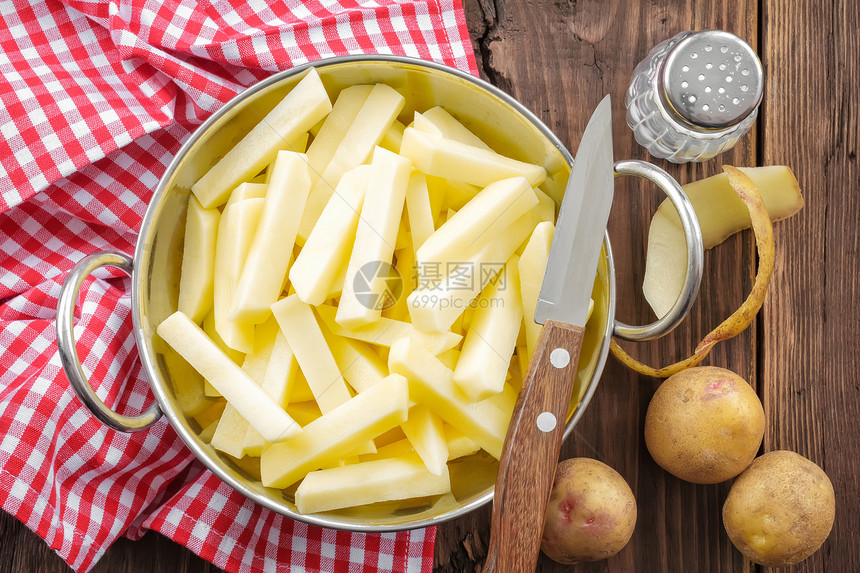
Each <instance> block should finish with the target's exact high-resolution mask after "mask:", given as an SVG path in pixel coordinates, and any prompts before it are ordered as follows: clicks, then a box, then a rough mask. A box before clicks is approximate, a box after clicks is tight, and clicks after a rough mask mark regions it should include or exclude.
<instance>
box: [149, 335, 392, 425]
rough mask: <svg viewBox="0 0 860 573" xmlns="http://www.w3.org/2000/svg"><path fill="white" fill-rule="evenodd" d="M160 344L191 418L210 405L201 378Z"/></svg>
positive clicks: (182, 405)
mask: <svg viewBox="0 0 860 573" xmlns="http://www.w3.org/2000/svg"><path fill="white" fill-rule="evenodd" d="M156 341H158V343H156ZM161 342H162V341H160V340H159V339H157V338H156V339H154V340H153V347H155V348H154V349H155V351H156V352H157V353H158V354H156V357H157V358H158V359H160V360H161V361H162V364H163V368H164V369H165V370H166V371H167V378H168V379H169V380H170V386H171V387H172V388H173V396H174V398H176V403H177V405H178V406H179V409H180V411H181V412H182V414H183V415H185V416H187V417H189V418H193V417H194V416H197V415H198V414H201V413H202V412H203V411H204V410H206V409H207V408H208V407H209V406H210V405H211V404H212V401H211V400H209V399H208V398H207V397H206V394H205V392H204V390H203V376H201V375H200V373H199V372H197V371H196V370H195V369H194V367H193V366H191V365H190V364H188V362H187V361H186V360H185V359H184V358H182V357H181V356H179V355H178V354H176V353H175V352H172V351H169V350H167V348H166V347H161ZM386 369H387V367H386Z"/></svg>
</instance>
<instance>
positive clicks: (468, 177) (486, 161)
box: [400, 127, 546, 187]
mask: <svg viewBox="0 0 860 573" xmlns="http://www.w3.org/2000/svg"><path fill="white" fill-rule="evenodd" d="M400 154H401V155H403V156H404V157H407V158H409V159H410V160H412V163H413V164H414V165H415V167H416V169H418V170H419V171H421V172H423V173H425V174H427V175H433V176H435V177H444V178H445V179H455V180H457V181H465V182H466V183H470V184H472V185H478V186H479V187H486V186H487V185H489V184H490V183H493V182H495V181H499V180H500V179H507V178H508V177H517V176H522V177H525V178H526V179H528V181H529V183H530V184H531V185H532V187H537V186H538V185H540V184H541V183H543V181H544V180H545V179H546V169H544V168H543V167H541V166H540V165H533V164H531V163H524V162H522V161H517V160H516V159H511V158H510V157H505V156H503V155H499V154H498V153H496V152H495V151H490V150H487V149H482V148H480V147H474V146H472V145H467V144H465V143H461V142H459V141H454V140H453V139H448V138H446V137H442V136H439V135H436V134H433V133H426V132H423V131H418V130H417V129H415V128H414V127H407V128H406V130H405V131H404V132H403V141H402V143H401V144H400Z"/></svg>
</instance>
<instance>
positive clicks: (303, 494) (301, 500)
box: [296, 454, 451, 514]
mask: <svg viewBox="0 0 860 573" xmlns="http://www.w3.org/2000/svg"><path fill="white" fill-rule="evenodd" d="M450 491H451V479H450V477H449V475H448V468H447V466H446V467H444V468H443V472H442V473H441V474H440V475H434V474H432V473H431V472H429V471H427V468H426V467H424V464H423V463H422V461H421V459H420V458H419V457H418V456H416V455H414V454H413V455H411V456H408V457H407V456H404V457H398V458H390V459H382V460H376V461H370V462H362V463H359V464H352V465H348V466H344V467H340V468H332V469H327V470H320V471H315V472H311V473H309V474H308V475H307V477H306V478H305V479H304V481H303V482H302V483H301V485H299V487H298V489H297V490H296V509H298V511H299V513H302V514H307V513H317V512H320V511H331V510H333V509H341V508H344V507H352V506H356V505H365V504H368V503H377V502H380V501H391V500H399V499H409V498H412V497H426V496H431V495H441V494H445V493H448V492H450Z"/></svg>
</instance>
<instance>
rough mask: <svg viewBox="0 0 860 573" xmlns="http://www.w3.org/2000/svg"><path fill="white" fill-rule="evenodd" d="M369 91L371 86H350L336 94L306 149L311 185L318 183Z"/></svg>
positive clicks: (371, 88)
mask: <svg viewBox="0 0 860 573" xmlns="http://www.w3.org/2000/svg"><path fill="white" fill-rule="evenodd" d="M371 90H373V86H372V85H359V86H350V87H348V88H344V89H343V90H341V92H340V93H339V94H338V96H337V99H336V100H335V102H334V105H333V106H332V108H331V112H330V113H329V114H328V115H327V116H326V118H325V120H324V121H323V123H322V126H321V127H320V130H319V132H317V133H316V134H314V140H313V142H312V143H311V146H310V147H309V148H308V153H307V155H308V165H309V167H310V170H311V184H313V185H315V184H316V183H317V181H319V178H320V176H321V175H322V174H323V171H325V168H326V166H327V165H328V164H329V162H330V161H331V158H332V157H333V156H334V154H335V152H336V151H337V148H338V146H339V145H340V143H341V142H342V141H343V138H344V136H345V135H346V133H347V131H349V128H350V126H351V125H352V123H353V122H354V121H355V117H356V116H357V115H358V112H359V111H361V107H362V106H363V105H364V102H366V101H367V96H369V95H370V92H371Z"/></svg>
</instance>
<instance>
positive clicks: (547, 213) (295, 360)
mask: <svg viewBox="0 0 860 573" xmlns="http://www.w3.org/2000/svg"><path fill="white" fill-rule="evenodd" d="M571 163H572V158H571V155H570V153H569V152H568V151H567V150H566V148H565V147H564V145H563V144H562V143H561V142H560V141H559V140H558V138H557V137H555V136H554V135H553V134H552V133H551V132H550V131H549V129H548V128H547V127H546V126H545V125H544V124H543V123H541V122H540V120H538V119H537V118H536V117H535V116H534V115H533V114H531V113H530V112H529V111H528V110H527V109H525V108H524V107H523V106H522V105H521V104H519V103H517V102H516V101H515V100H514V99H512V98H511V97H510V96H508V95H506V94H504V93H503V92H501V91H499V90H498V89H496V88H494V87H493V86H491V85H489V84H487V83H485V82H483V81H481V80H479V79H476V78H474V77H472V76H470V75H468V74H465V73H463V72H459V71H457V70H453V69H450V68H447V67H444V66H440V65H437V64H433V63H429V62H425V61H420V60H415V59H411V58H405V57H397V56H354V57H352V56H350V57H341V58H333V59H328V60H322V61H319V62H315V63H313V64H309V65H305V66H299V67H296V68H294V69H291V70H289V71H287V72H284V73H280V74H277V75H275V76H272V77H271V78H269V79H267V80H264V81H262V82H260V83H258V84H257V85H255V86H253V87H252V88H250V89H248V90H247V91H246V92H244V93H242V94H241V95H239V96H237V97H236V98H235V99H234V100H232V101H231V102H230V103H228V104H227V105H226V106H225V107H224V108H222V109H221V110H220V111H219V112H218V113H216V114H214V115H213V116H212V117H211V118H210V119H209V120H208V121H206V122H205V123H204V124H203V125H202V126H201V127H200V128H199V129H198V130H197V132H196V133H195V134H194V135H193V136H192V137H191V138H190V139H189V140H188V141H187V142H186V143H185V145H184V146H183V147H182V149H181V150H180V151H179V153H178V154H177V156H176V157H175V159H174V160H173V162H172V163H171V165H170V166H169V167H168V169H167V172H166V173H165V174H164V176H163V178H162V180H161V182H160V184H159V186H158V189H157V190H156V192H155V194H154V195H153V198H152V201H151V203H150V205H149V208H148V211H147V213H146V216H145V218H144V221H143V225H142V228H141V232H140V236H139V239H138V242H137V247H136V253H135V256H134V258H133V259H132V258H131V257H128V256H127V255H124V254H120V253H106V252H102V253H96V254H94V255H91V256H89V257H86V258H85V259H83V260H82V261H81V262H80V263H79V264H78V265H77V266H76V267H75V269H74V270H73V272H72V273H71V274H70V275H69V277H68V278H67V280H66V282H65V284H64V291H63V293H62V296H61V297H60V302H59V308H58V319H57V332H58V342H59V346H60V351H61V356H62V358H63V365H64V368H65V370H66V373H67V376H68V378H69V380H70V382H71V383H72V385H73V387H74V388H75V390H76V392H77V393H78V395H79V397H80V398H81V400H82V402H83V403H84V404H86V405H87V406H88V407H89V408H90V409H91V410H92V412H93V414H94V415H96V416H97V417H98V418H99V419H100V420H102V421H103V422H104V423H106V424H108V425H110V426H111V427H112V428H115V429H117V430H121V431H137V430H145V429H146V428H147V427H148V426H149V425H151V424H152V423H154V422H155V421H156V420H157V419H158V418H159V417H160V416H161V415H165V416H166V417H167V419H168V421H169V422H170V424H171V425H172V426H173V427H174V428H175V430H176V431H177V432H178V434H179V435H180V437H181V438H182V439H183V441H184V442H185V443H186V444H187V446H188V447H189V448H190V449H191V450H192V452H193V453H194V454H195V455H196V456H197V457H198V458H199V459H200V460H201V461H202V462H203V463H204V464H205V465H206V466H207V467H208V468H209V469H211V470H212V471H213V472H214V473H215V474H216V475H218V476H219V477H220V478H221V479H222V480H224V481H225V482H227V483H228V484H229V485H230V486H232V487H233V488H235V489H236V490H238V491H239V492H241V493H242V494H244V495H245V496H247V497H248V498H250V499H252V500H254V501H255V502H257V503H259V504H261V505H263V506H265V507H267V508H269V509H272V510H274V511H277V512H279V513H281V514H284V515H287V516H289V517H292V518H295V519H299V520H302V521H305V522H308V523H313V524H317V525H321V526H325V527H331V528H339V529H349V530H356V531H389V530H400V529H407V528H414V527H423V526H427V525H432V524H435V523H439V522H441V521H444V520H447V519H451V518H454V517H457V516H460V515H462V514H464V513H466V512H468V511H470V510H472V509H474V508H476V507H479V506H481V505H483V504H485V503H486V502H488V501H489V500H490V499H491V498H492V495H493V486H494V482H495V478H496V473H497V470H498V458H499V456H500V454H501V451H502V446H503V443H504V439H505V434H506V431H507V426H508V422H509V420H510V417H511V413H512V411H513V409H514V404H515V401H516V398H517V392H518V390H519V387H520V385H521V383H522V377H523V374H524V373H525V372H526V369H527V368H528V362H529V356H530V353H531V352H532V351H533V345H534V343H535V340H536V338H537V334H538V332H539V330H540V325H538V324H535V322H534V310H535V305H536V303H537V298H538V294H539V290H540V285H541V281H542V279H543V274H544V270H545V267H546V261H547V254H548V251H549V247H550V243H551V240H552V236H553V231H554V223H555V220H556V215H557V209H558V205H559V204H560V202H561V198H562V196H563V193H564V189H565V184H566V182H567V178H568V175H569V173H570V167H571ZM616 172H617V173H618V174H619V175H625V174H633V175H637V176H642V177H646V178H648V179H651V180H653V181H655V182H656V183H657V184H658V186H660V187H661V188H662V189H663V190H664V191H665V192H666V193H667V194H669V196H670V198H671V199H672V200H673V202H674V203H675V204H676V205H677V206H678V211H679V213H681V218H682V221H683V223H684V225H685V229H686V230H687V235H688V237H689V239H690V240H689V244H690V252H689V256H688V263H689V270H688V272H687V279H686V282H685V285H684V289H683V291H682V293H681V295H680V296H679V297H678V301H677V302H676V304H675V305H674V307H673V308H672V309H671V311H670V312H669V313H668V314H667V315H666V316H664V317H663V318H662V319H661V320H660V321H658V322H657V323H655V324H653V325H649V326H648V327H630V326H627V325H623V324H620V323H617V322H616V321H615V274H614V268H613V259H612V251H611V248H610V244H609V238H608V236H605V237H604V243H603V251H602V253H601V256H600V259H599V263H598V267H597V268H596V269H595V279H594V288H593V292H592V310H591V313H590V315H589V320H588V323H587V326H586V334H585V339H584V343H583V348H582V352H581V358H580V361H579V368H578V372H577V380H576V383H575V386H574V391H573V395H572V396H571V400H570V410H569V413H568V419H567V425H566V430H565V436H567V435H569V433H570V432H571V430H572V429H573V427H574V425H575V424H576V422H577V420H578V419H579V417H580V416H581V415H582V412H583V410H584V408H585V407H586V406H587V404H588V402H589V400H590V398H591V396H592V394H593V393H594V390H595V387H596V385H597V382H598V379H599V378H600V374H601V372H602V370H603V366H604V363H605V360H606V357H607V354H608V351H609V345H610V340H611V337H612V335H613V333H615V334H618V335H621V336H624V337H626V338H630V339H641V338H642V337H651V336H657V335H659V334H662V333H664V332H667V331H668V330H670V329H671V328H672V327H674V325H675V324H677V323H678V322H679V321H680V320H681V319H682V318H683V316H684V315H685V314H686V312H687V310H688V309H689V306H690V304H691V303H692V301H693V299H694V298H695V294H696V290H697V288H698V283H699V279H700V276H701V263H702V246H701V235H700V233H699V232H698V226H697V224H696V220H695V216H694V214H693V212H692V209H691V208H690V207H689V205H688V204H686V203H685V197H684V194H683V192H682V191H681V190H680V187H679V186H678V185H677V183H675V182H674V180H672V179H671V177H669V176H668V175H666V174H665V172H662V171H661V170H659V169H657V168H656V167H653V166H651V165H648V164H646V163H642V162H635V161H623V162H618V163H617V164H616ZM103 265H110V266H115V267H118V268H121V269H124V270H125V271H126V272H128V273H129V274H130V275H131V277H132V281H131V282H132V293H131V299H132V315H133V320H134V333H135V337H136V342H137V345H138V349H139V352H140V357H141V361H142V363H143V365H144V367H145V370H146V373H147V376H148V378H149V380H150V383H151V386H152V390H153V393H154V395H155V402H154V403H153V404H152V406H151V407H149V408H148V409H147V410H146V411H144V412H143V413H141V414H140V415H138V416H123V415H120V414H118V413H116V412H114V411H113V410H112V409H111V408H110V407H108V406H107V405H105V404H104V403H103V402H102V401H101V400H99V399H98V398H97V397H96V396H95V394H94V392H93V391H92V389H91V387H90V385H89V383H88V382H87V380H86V376H85V375H84V372H83V370H82V368H81V366H80V364H79V361H78V359H77V353H76V351H75V341H74V337H73V334H72V321H73V311H74V305H75V300H76V298H77V294H78V290H79V288H80V285H81V283H82V282H83V280H84V279H85V277H86V276H87V275H88V274H90V273H91V272H92V271H93V270H95V269H96V268H98V267H100V266H103Z"/></svg>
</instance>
